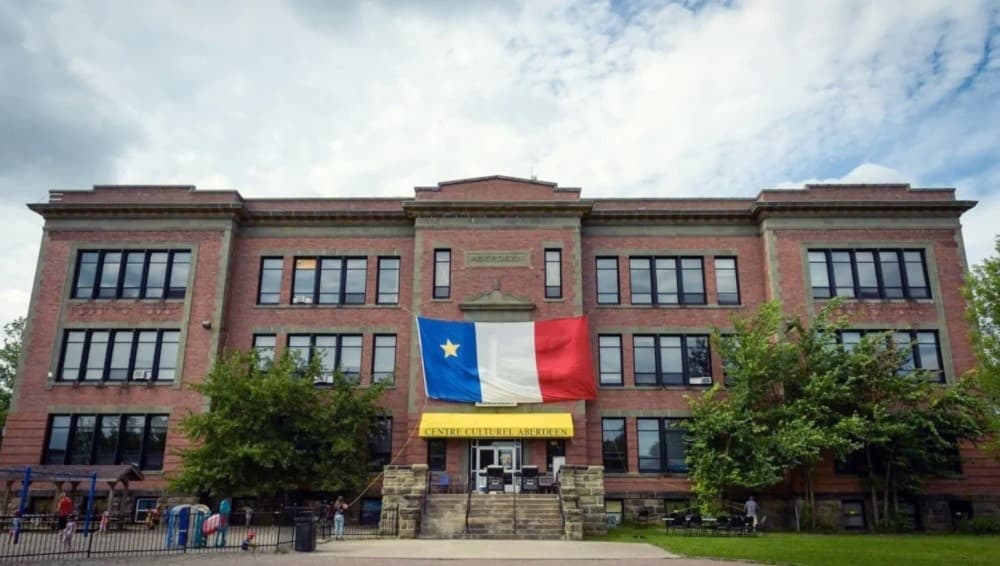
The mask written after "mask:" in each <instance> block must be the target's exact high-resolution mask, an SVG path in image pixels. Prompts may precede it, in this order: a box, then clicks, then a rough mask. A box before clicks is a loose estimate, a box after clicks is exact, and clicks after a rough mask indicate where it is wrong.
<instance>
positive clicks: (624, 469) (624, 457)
mask: <svg viewBox="0 0 1000 566" xmlns="http://www.w3.org/2000/svg"><path fill="white" fill-rule="evenodd" d="M612 421H620V422H621V437H622V438H621V445H622V446H623V447H624V451H621V450H619V451H618V452H620V453H618V454H610V453H609V452H608V451H607V448H606V446H605V442H606V441H605V435H606V434H608V432H609V429H608V424H609V423H610V422H612ZM611 432H617V429H615V430H613V431H611ZM614 442H615V443H616V444H617V442H618V441H617V440H615V441H614ZM609 455H610V456H611V457H613V458H614V461H612V460H610V459H609ZM628 460H629V458H628V421H627V420H626V419H625V417H601V464H602V465H603V466H604V471H605V472H607V473H613V474H626V473H628V468H629V466H628V464H629V462H628ZM612 464H620V466H616V465H612Z"/></svg>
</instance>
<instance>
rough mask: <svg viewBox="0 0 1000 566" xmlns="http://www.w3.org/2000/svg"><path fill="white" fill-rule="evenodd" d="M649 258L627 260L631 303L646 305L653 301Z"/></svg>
mask: <svg viewBox="0 0 1000 566" xmlns="http://www.w3.org/2000/svg"><path fill="white" fill-rule="evenodd" d="M649 264H650V259H649V258H646V257H644V258H631V259H629V260H628V265H629V281H630V285H631V287H630V291H631V294H632V304H636V305H648V304H651V303H652V302H653V280H652V270H651V269H650V265H649Z"/></svg>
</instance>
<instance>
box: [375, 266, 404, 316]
mask: <svg viewBox="0 0 1000 566" xmlns="http://www.w3.org/2000/svg"><path fill="white" fill-rule="evenodd" d="M376 288H377V289H378V293H377V294H376V296H375V302H376V303H377V304H380V305H396V304H399V258H398V257H380V258H378V285H377V287H376Z"/></svg>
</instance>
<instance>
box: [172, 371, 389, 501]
mask: <svg viewBox="0 0 1000 566" xmlns="http://www.w3.org/2000/svg"><path fill="white" fill-rule="evenodd" d="M321 371H322V370H321V368H320V367H319V365H318V362H315V363H312V364H308V365H305V366H303V365H302V364H299V363H298V360H296V359H292V358H291V357H289V356H287V355H286V356H282V357H280V358H279V359H277V360H275V361H274V362H273V363H266V364H261V363H260V361H259V360H258V358H257V356H256V354H255V353H253V352H250V353H242V352H235V353H231V354H229V355H227V356H225V357H223V358H221V359H220V360H218V361H217V362H216V363H215V365H214V366H213V368H212V370H211V371H210V372H209V374H208V376H206V378H205V380H204V382H202V383H198V384H193V385H192V386H191V387H192V388H193V389H194V390H195V391H197V392H199V393H201V394H202V395H204V396H205V397H206V398H207V399H209V400H210V409H209V411H207V412H205V413H192V414H190V415H188V416H187V417H186V418H185V419H184V420H183V422H182V423H181V428H182V430H183V431H184V433H185V434H186V435H187V437H188V439H189V440H190V441H191V444H192V446H191V447H189V448H186V449H183V450H181V451H180V455H181V458H182V460H183V466H182V468H181V472H180V473H179V474H178V475H177V476H176V477H175V478H173V479H172V487H173V488H174V489H176V490H178V491H182V492H188V493H208V494H211V495H212V496H230V495H235V496H240V495H253V496H256V495H260V494H266V495H278V494H281V493H284V492H286V491H288V490H293V489H311V490H325V491H346V492H356V491H359V490H360V488H361V487H363V486H364V483H365V481H366V479H367V472H368V467H367V464H368V463H367V441H368V438H369V434H372V433H374V432H376V426H377V425H376V423H377V418H378V416H379V415H380V414H381V409H380V407H379V405H378V401H379V397H380V395H381V393H382V387H381V386H379V385H378V384H375V385H373V386H371V387H369V388H365V389H360V388H358V387H357V386H356V385H355V384H353V383H352V382H350V381H348V380H346V379H345V378H344V377H343V376H342V375H341V374H340V373H339V372H336V373H335V375H334V376H333V384H332V386H331V387H329V388H317V387H316V386H315V385H313V383H314V378H315V377H316V376H319V375H320V373H321Z"/></svg>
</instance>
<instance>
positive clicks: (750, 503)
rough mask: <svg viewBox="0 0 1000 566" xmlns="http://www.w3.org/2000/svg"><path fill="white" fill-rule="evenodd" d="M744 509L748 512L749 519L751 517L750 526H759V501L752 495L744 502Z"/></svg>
mask: <svg viewBox="0 0 1000 566" xmlns="http://www.w3.org/2000/svg"><path fill="white" fill-rule="evenodd" d="M743 511H744V512H746V515H747V519H750V526H752V527H753V528H757V502H756V501H754V498H753V496H752V495H751V496H750V497H748V498H747V502H746V503H744V504H743Z"/></svg>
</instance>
